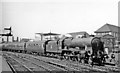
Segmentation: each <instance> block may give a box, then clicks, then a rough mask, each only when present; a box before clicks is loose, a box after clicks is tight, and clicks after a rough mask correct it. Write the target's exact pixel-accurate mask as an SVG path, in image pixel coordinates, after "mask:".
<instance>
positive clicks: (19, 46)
mask: <svg viewBox="0 0 120 73" xmlns="http://www.w3.org/2000/svg"><path fill="white" fill-rule="evenodd" d="M24 49H25V48H24V42H9V43H6V44H4V46H3V50H7V51H16V52H23V51H24Z"/></svg>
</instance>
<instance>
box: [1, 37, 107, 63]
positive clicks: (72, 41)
mask: <svg viewBox="0 0 120 73" xmlns="http://www.w3.org/2000/svg"><path fill="white" fill-rule="evenodd" d="M88 48H90V49H88ZM2 50H3V51H12V52H21V53H35V54H38V55H44V56H48V55H50V56H57V57H61V58H66V57H69V58H70V59H71V57H72V59H73V58H74V59H77V60H81V59H83V60H84V61H86V60H87V61H88V60H89V58H91V60H92V64H93V63H98V64H103V63H104V52H105V51H104V46H103V43H102V41H101V40H100V38H97V37H88V38H64V39H60V40H47V41H45V40H43V41H29V42H9V43H4V44H3V47H2ZM82 51H84V52H83V54H84V55H85V56H84V57H83V58H80V56H81V53H82ZM88 51H89V52H88ZM88 53H89V54H90V55H89V54H88ZM86 57H87V58H86ZM98 60H99V61H98Z"/></svg>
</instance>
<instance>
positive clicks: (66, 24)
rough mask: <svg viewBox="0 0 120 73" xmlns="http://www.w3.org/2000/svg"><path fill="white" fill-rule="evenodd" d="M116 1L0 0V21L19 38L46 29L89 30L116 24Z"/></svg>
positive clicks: (63, 31) (92, 30) (55, 30)
mask: <svg viewBox="0 0 120 73" xmlns="http://www.w3.org/2000/svg"><path fill="white" fill-rule="evenodd" d="M118 1H119V0H30V1H28V0H24V1H23V0H17V1H15V0H3V1H2V18H1V19H2V23H1V25H2V27H9V26H12V28H13V34H14V35H15V36H19V37H21V38H22V37H29V38H34V37H35V34H34V33H37V32H50V30H51V31H52V32H56V33H61V34H63V33H69V32H78V31H87V32H88V33H89V34H91V33H92V34H93V33H94V31H95V30H97V29H98V28H100V27H101V26H102V25H104V24H105V23H110V24H113V25H118ZM0 4H1V3H0ZM0 27H1V26H0ZM0 31H1V30H0Z"/></svg>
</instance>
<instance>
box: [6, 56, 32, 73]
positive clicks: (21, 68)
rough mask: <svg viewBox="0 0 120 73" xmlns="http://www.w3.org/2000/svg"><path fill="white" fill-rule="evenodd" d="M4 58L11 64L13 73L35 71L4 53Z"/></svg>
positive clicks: (30, 72)
mask: <svg viewBox="0 0 120 73" xmlns="http://www.w3.org/2000/svg"><path fill="white" fill-rule="evenodd" d="M4 58H5V59H6V62H7V63H8V65H9V66H10V68H11V70H12V73H26V72H27V73H33V72H32V71H31V70H30V69H29V68H28V67H27V66H25V65H23V64H21V63H20V62H18V61H17V60H15V59H13V58H11V57H7V56H6V55H4Z"/></svg>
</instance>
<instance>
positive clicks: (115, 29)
mask: <svg viewBox="0 0 120 73" xmlns="http://www.w3.org/2000/svg"><path fill="white" fill-rule="evenodd" d="M118 30H120V27H119V26H115V25H111V24H107V23H106V24H105V25H103V26H102V27H101V28H99V29H98V30H97V31H95V33H99V32H118Z"/></svg>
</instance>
